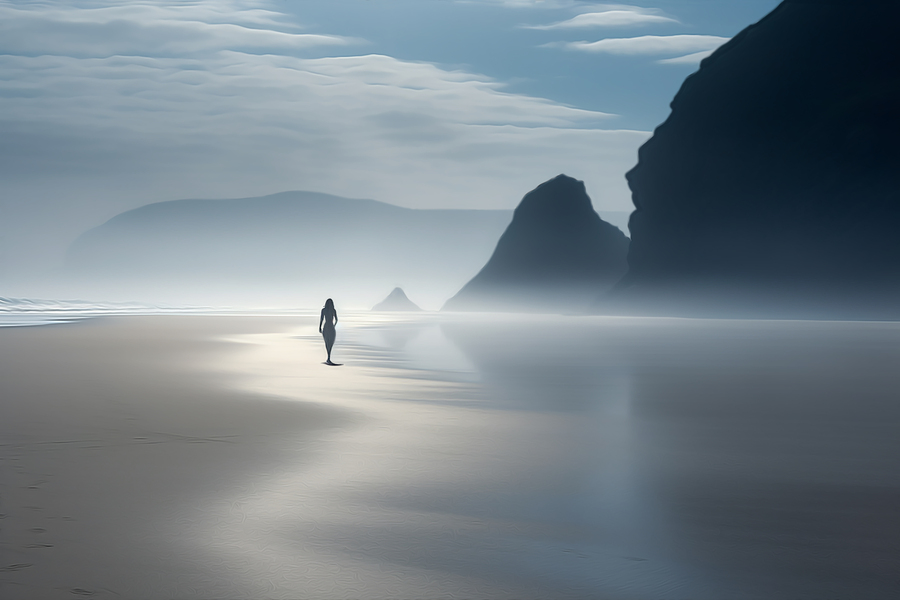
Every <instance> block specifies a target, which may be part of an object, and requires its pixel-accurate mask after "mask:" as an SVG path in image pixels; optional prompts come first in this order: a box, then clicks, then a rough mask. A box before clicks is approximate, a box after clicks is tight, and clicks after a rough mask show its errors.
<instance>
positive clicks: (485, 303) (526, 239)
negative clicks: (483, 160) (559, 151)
mask: <svg viewBox="0 0 900 600" xmlns="http://www.w3.org/2000/svg"><path fill="white" fill-rule="evenodd" d="M627 252H628V238H627V237H625V234H623V233H622V232H621V231H619V229H617V228H616V227H614V226H612V225H610V224H609V223H607V222H605V221H603V220H602V219H601V218H600V217H599V216H598V215H597V213H596V212H594V209H593V207H592V205H591V199H590V198H589V197H588V195H587V192H586V191H585V188H584V183H583V182H581V181H578V180H577V179H572V178H571V177H567V176H565V175H559V176H557V177H555V178H553V179H551V180H550V181H547V182H545V183H542V184H541V185H539V186H538V187H537V188H536V189H534V190H532V191H531V192H529V193H528V194H526V195H525V197H524V198H523V199H522V202H521V203H520V204H519V206H518V208H516V210H515V212H514V213H513V219H512V222H511V223H510V225H509V227H507V229H506V231H505V232H504V233H503V235H502V236H501V237H500V241H499V242H498V243H497V248H496V249H495V250H494V254H493V256H491V258H490V260H489V261H488V262H487V264H486V265H485V266H484V268H483V269H481V272H479V273H478V274H477V275H476V276H475V277H474V278H473V279H472V280H471V281H469V283H467V284H466V285H465V286H464V287H463V288H462V289H461V290H460V291H459V292H458V293H457V294H456V295H455V296H454V297H453V298H451V299H450V300H448V301H447V303H446V304H445V305H444V308H443V310H454V311H474V310H484V311H511V312H520V311H526V312H528V311H533V312H571V311H581V310H584V308H585V307H586V306H587V304H588V303H589V302H590V300H591V299H592V298H593V297H596V296H597V295H598V294H599V293H601V292H602V291H604V290H606V289H608V288H609V287H610V286H612V285H613V284H614V283H616V281H618V280H619V278H620V277H621V276H622V274H623V273H624V272H625V268H626V264H625V256H626V254H627Z"/></svg>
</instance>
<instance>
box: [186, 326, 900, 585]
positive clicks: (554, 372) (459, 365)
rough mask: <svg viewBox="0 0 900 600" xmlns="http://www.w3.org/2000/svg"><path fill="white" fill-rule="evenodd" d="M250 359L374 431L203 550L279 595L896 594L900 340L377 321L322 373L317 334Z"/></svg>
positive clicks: (264, 345) (886, 329) (343, 443)
mask: <svg viewBox="0 0 900 600" xmlns="http://www.w3.org/2000/svg"><path fill="white" fill-rule="evenodd" d="M232 341H234V342H240V343H243V344H245V350H244V351H242V352H240V353H237V354H235V355H234V359H233V362H228V363H225V364H219V365H217V367H216V368H219V369H222V370H225V371H229V372H238V373H243V377H242V379H241V383H240V384H239V385H240V387H242V388H243V389H246V390H250V391H253V392H255V393H264V394H268V395H275V396H281V397H288V398H294V399H296V400H298V401H306V402H313V403H319V404H323V405H328V406H330V407H333V408H340V409H341V410H344V411H346V412H347V413H348V414H349V415H352V417H353V418H352V419H349V420H348V421H347V424H346V425H345V426H343V427H340V428H337V429H335V430H332V431H330V432H329V433H328V434H327V436H326V438H325V439H324V441H323V442H322V445H321V447H320V451H321V456H322V457H323V460H322V461H321V462H320V463H318V464H317V466H315V467H310V466H309V465H305V466H303V467H299V468H297V469H292V468H291V467H290V465H285V467H284V470H283V471H282V472H280V473H279V474H278V475H276V476H271V475H266V476H261V477H260V480H259V482H258V485H257V486H256V487H255V488H254V490H255V493H254V496H253V497H252V498H247V497H242V498H229V499H223V500H222V501H223V502H232V503H234V502H239V503H241V504H240V505H241V507H242V515H243V517H242V518H243V519H244V520H243V521H242V523H246V522H247V519H250V521H252V522H253V523H255V525H254V526H252V527H248V526H243V527H237V528H236V527H228V526H223V527H220V528H218V529H217V530H216V531H215V532H214V533H212V532H209V531H206V532H198V536H200V537H201V539H204V540H205V542H204V543H205V544H206V547H207V548H211V547H215V548H218V549H219V551H220V552H222V555H221V556H219V559H220V560H223V561H234V562H235V564H242V565H244V566H245V568H246V569H247V571H248V573H249V572H255V571H258V570H259V569H268V570H269V571H271V572H277V573H279V574H280V576H281V577H282V579H281V581H282V584H281V587H279V586H276V587H275V588H273V589H274V590H275V591H273V593H276V592H277V590H295V591H296V590H299V591H303V592H304V593H306V594H308V595H309V594H311V595H327V596H341V595H350V596H353V595H359V596H366V597H412V596H418V597H437V596H441V597H451V596H453V597H473V596H477V597H518V598H524V597H541V598H547V597H603V598H620V597H621V598H724V597H728V598H742V597H746V598H761V597H766V598H823V597H867V598H874V597H889V596H890V595H891V594H892V593H893V591H894V590H896V589H898V586H900V508H898V507H900V461H898V458H900V436H898V435H897V432H898V431H900V428H898V426H900V393H898V392H900V370H898V368H897V365H898V364H900V324H896V323H871V322H869V323H851V322H813V321H807V322H802V321H725V320H689V319H650V318H606V317H550V316H547V317H525V316H496V315H463V316H444V315H440V316H437V315H422V316H408V315H400V316H386V315H373V314H357V315H347V316H346V317H343V320H342V323H341V325H339V333H338V342H337V345H336V347H335V360H337V361H338V362H343V363H345V366H343V367H340V368H332V369H330V368H328V367H325V366H322V368H321V371H319V370H314V369H309V368H308V367H307V366H306V365H307V363H310V362H314V361H318V360H324V351H323V350H321V349H320V348H319V345H320V344H321V340H320V338H319V337H318V334H317V333H316V331H315V325H314V324H310V325H306V326H303V327H300V328H298V329H297V330H295V331H292V332H291V333H289V334H260V335H248V336H239V337H235V338H232ZM320 353H321V354H322V356H321V357H319V356H318V354H320ZM204 535H205V536H207V537H205V538H203V536H204ZM210 536H211V537H210ZM224 548H228V549H229V550H228V551H224V550H222V549H224ZM259 548H265V549H266V552H265V553H264V554H262V555H261V554H259V552H254V549H257V550H258V549H259ZM248 561H250V562H249V563H248ZM251 563H252V564H251ZM297 565H304V568H303V569H301V570H300V571H298V570H297Z"/></svg>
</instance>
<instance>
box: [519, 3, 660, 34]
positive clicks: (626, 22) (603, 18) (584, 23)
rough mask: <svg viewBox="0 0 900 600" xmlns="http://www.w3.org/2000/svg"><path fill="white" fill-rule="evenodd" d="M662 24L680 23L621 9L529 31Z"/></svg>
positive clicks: (534, 26) (649, 14)
mask: <svg viewBox="0 0 900 600" xmlns="http://www.w3.org/2000/svg"><path fill="white" fill-rule="evenodd" d="M661 23H678V21H677V20H676V19H673V18H671V17H666V16H663V15H659V14H655V13H653V12H650V11H647V10H646V9H639V8H633V7H628V8H620V9H614V10H604V11H601V12H588V13H583V14H580V15H577V16H575V17H573V18H571V19H568V20H566V21H559V22H557V23H551V24H549V25H530V26H528V29H542V30H553V29H585V28H590V27H633V26H636V25H658V24H661Z"/></svg>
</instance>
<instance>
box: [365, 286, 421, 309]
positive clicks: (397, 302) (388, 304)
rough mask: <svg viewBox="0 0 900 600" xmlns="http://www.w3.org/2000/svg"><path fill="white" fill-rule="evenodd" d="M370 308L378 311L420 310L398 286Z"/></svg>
mask: <svg viewBox="0 0 900 600" xmlns="http://www.w3.org/2000/svg"><path fill="white" fill-rule="evenodd" d="M372 310H378V311H409V312H413V311H419V310H422V309H421V308H419V307H418V306H416V304H415V303H414V302H413V301H412V300H410V299H409V298H407V297H406V294H405V293H404V292H403V290H402V289H400V288H394V291H393V292H391V293H390V294H388V297H387V298H385V299H384V300H382V301H381V302H379V303H378V304H376V305H375V306H373V307H372Z"/></svg>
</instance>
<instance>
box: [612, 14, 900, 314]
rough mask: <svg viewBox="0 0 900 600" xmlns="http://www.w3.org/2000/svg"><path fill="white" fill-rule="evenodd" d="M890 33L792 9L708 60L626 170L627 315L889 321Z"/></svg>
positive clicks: (894, 279)
mask: <svg viewBox="0 0 900 600" xmlns="http://www.w3.org/2000/svg"><path fill="white" fill-rule="evenodd" d="M898 22H900V2H894V1H886V0H853V1H850V0H815V1H812V0H786V1H784V2H782V3H781V4H780V5H779V6H778V7H777V8H776V9H775V10H774V11H773V12H772V13H770V14H769V15H768V16H766V17H765V18H764V19H762V20H761V21H760V22H759V23H757V24H755V25H752V26H750V27H748V28H747V29H745V30H744V31H742V32H741V33H740V34H738V35H737V36H735V37H734V38H733V39H732V40H731V41H729V42H728V43H726V44H725V45H723V46H721V47H720V48H719V49H718V50H716V51H715V52H714V53H713V54H712V55H711V56H710V57H708V58H707V59H705V60H704V61H703V62H702V63H701V65H700V69H699V71H698V72H697V73H695V74H693V75H691V76H690V77H688V78H687V80H686V81H685V82H684V84H683V85H682V87H681V90H680V91H679V92H678V94H677V95H676V97H675V99H674V100H673V102H672V112H671V115H670V116H669V118H668V119H667V120H666V121H665V123H663V124H662V125H661V126H660V127H659V128H658V129H657V130H656V132H655V133H654V135H653V137H652V138H651V139H650V140H649V141H648V142H647V143H646V144H645V145H644V146H643V147H642V148H641V149H640V153H639V162H638V165H637V166H636V167H635V168H634V169H633V170H632V171H630V172H629V173H628V174H627V179H628V183H629V185H630V187H631V190H632V193H633V200H634V204H635V207H636V211H635V212H634V213H633V214H632V216H631V220H630V223H629V229H630V232H631V236H632V241H631V249H630V251H629V256H628V263H629V273H628V275H627V276H626V277H625V278H624V279H623V281H622V283H621V284H620V285H619V286H617V289H616V292H617V294H615V295H617V296H618V297H619V301H620V303H621V304H623V305H628V304H632V305H633V304H634V303H638V304H639V303H641V302H645V303H646V304H648V305H653V304H654V303H656V304H657V305H661V304H663V305H664V304H665V303H666V302H669V301H670V300H671V299H672V298H673V297H676V298H677V297H681V298H682V300H684V302H685V304H684V305H683V306H693V307H695V308H698V307H699V306H700V305H701V304H702V305H705V307H707V308H708V307H716V306H718V307H719V308H720V309H721V308H724V307H734V308H737V309H738V310H744V309H753V308H757V307H761V306H765V305H768V306H770V307H776V308H784V309H787V310H788V312H793V313H800V314H802V313H803V312H804V311H807V310H808V311H811V312H809V313H807V314H813V315H821V316H824V315H826V314H828V313H829V312H832V313H833V314H839V313H841V312H843V313H844V314H847V315H851V314H858V315H861V316H862V315H864V314H866V313H870V314H873V315H874V314H885V310H887V311H888V312H893V313H894V314H896V313H897V312H898V310H897V308H895V307H897V306H900V305H898V303H897V300H898V299H900V295H898V291H900V110H898V107H900V36H898V35H897V33H896V24H897V23H898Z"/></svg>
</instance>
